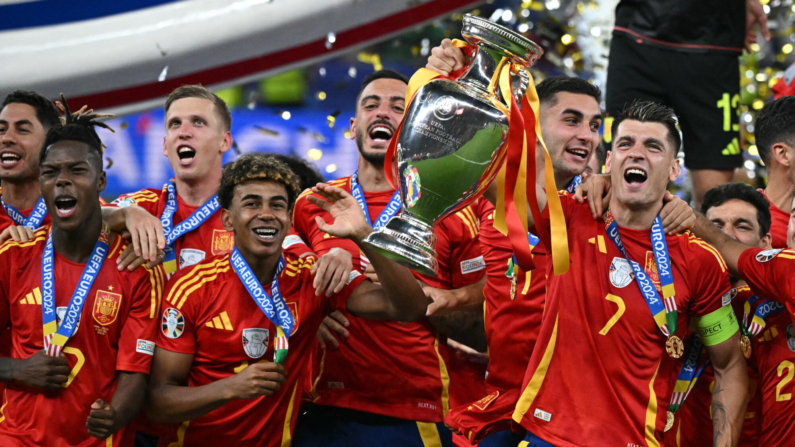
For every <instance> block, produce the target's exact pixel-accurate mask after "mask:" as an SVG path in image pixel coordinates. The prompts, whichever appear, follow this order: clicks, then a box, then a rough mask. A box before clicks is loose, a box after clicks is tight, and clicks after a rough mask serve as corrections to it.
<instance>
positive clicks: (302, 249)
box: [282, 227, 315, 258]
mask: <svg viewBox="0 0 795 447" xmlns="http://www.w3.org/2000/svg"><path fill="white" fill-rule="evenodd" d="M282 250H284V252H285V253H291V254H294V255H295V256H296V257H299V258H305V257H307V256H312V255H314V254H315V253H314V252H313V251H312V249H311V248H309V246H307V245H306V242H304V240H303V239H301V236H299V235H298V233H297V232H296V231H295V227H290V233H289V234H288V235H287V236H286V237H285V238H284V240H283V241H282Z"/></svg>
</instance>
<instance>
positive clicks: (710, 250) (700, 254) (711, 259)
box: [676, 231, 728, 272]
mask: <svg viewBox="0 0 795 447" xmlns="http://www.w3.org/2000/svg"><path fill="white" fill-rule="evenodd" d="M676 237H677V238H678V239H679V242H680V246H681V247H682V251H683V253H682V254H683V255H684V256H683V258H684V259H685V260H686V262H687V263H688V266H693V267H704V266H714V267H715V268H720V270H721V271H722V272H725V271H728V267H727V266H726V261H724V260H723V257H722V256H721V255H720V253H719V252H718V250H717V249H716V248H715V247H713V246H712V245H710V244H708V243H707V242H705V241H704V240H703V239H701V238H699V237H697V236H696V235H695V234H693V233H691V232H690V231H685V232H684V233H681V234H678V235H677V236H676ZM694 270H695V269H694Z"/></svg>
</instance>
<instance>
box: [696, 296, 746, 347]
mask: <svg viewBox="0 0 795 447" xmlns="http://www.w3.org/2000/svg"><path fill="white" fill-rule="evenodd" d="M695 320H696V327H697V328H698V335H700V336H701V340H703V341H704V345H705V346H715V345H717V344H720V343H723V342H724V341H726V340H728V339H729V338H731V336H732V335H734V334H735V333H736V332H737V331H738V330H740V325H739V324H738V323H737V317H736V316H735V315H734V310H732V307H731V306H723V307H721V308H720V309H718V310H716V311H715V312H712V313H711V314H708V315H704V316H703V317H697V318H696V319H695Z"/></svg>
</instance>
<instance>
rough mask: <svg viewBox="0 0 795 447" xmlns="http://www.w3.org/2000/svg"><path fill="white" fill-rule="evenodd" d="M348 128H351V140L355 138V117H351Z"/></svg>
mask: <svg viewBox="0 0 795 447" xmlns="http://www.w3.org/2000/svg"><path fill="white" fill-rule="evenodd" d="M350 128H351V140H355V139H356V118H355V117H351V124H350Z"/></svg>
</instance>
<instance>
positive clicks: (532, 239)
mask: <svg viewBox="0 0 795 447" xmlns="http://www.w3.org/2000/svg"><path fill="white" fill-rule="evenodd" d="M580 184H582V176H581V175H577V176H575V177H574V179H572V181H571V184H570V185H569V187H568V188H566V192H568V193H569V194H574V192H575V191H576V189H575V188H577V185H580ZM539 240H540V239H538V236H536V235H535V234H533V233H530V232H528V233H527V242H528V243H529V244H530V250H531V251H532V250H533V249H534V248H535V246H536V245H538V241H539ZM516 264H517V263H516V256H515V255H514V256H512V257H511V259H509V260H508V270H506V271H505V276H507V277H508V279H510V280H511V299H512V300H513V299H515V298H516V283H517V278H516Z"/></svg>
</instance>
